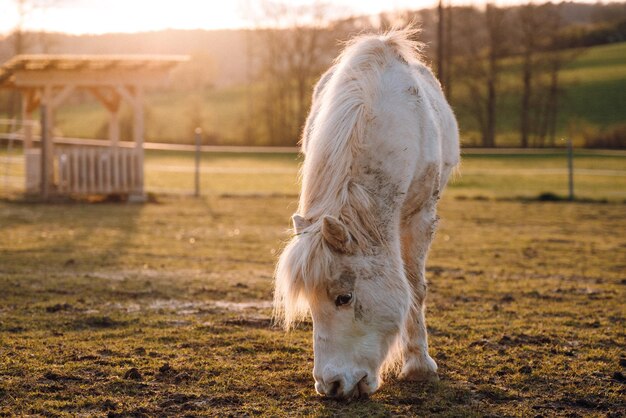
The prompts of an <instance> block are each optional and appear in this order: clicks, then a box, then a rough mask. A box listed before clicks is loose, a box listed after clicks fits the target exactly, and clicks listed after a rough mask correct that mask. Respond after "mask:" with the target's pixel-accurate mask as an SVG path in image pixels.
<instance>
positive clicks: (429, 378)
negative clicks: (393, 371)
mask: <svg viewBox="0 0 626 418" xmlns="http://www.w3.org/2000/svg"><path fill="white" fill-rule="evenodd" d="M400 379H401V380H407V381H410V382H422V383H436V382H438V381H439V375H438V374H437V372H433V371H431V370H403V371H402V373H400Z"/></svg>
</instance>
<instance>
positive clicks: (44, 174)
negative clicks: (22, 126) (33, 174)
mask: <svg viewBox="0 0 626 418" xmlns="http://www.w3.org/2000/svg"><path fill="white" fill-rule="evenodd" d="M48 135H49V130H48V105H45V104H44V105H41V197H42V198H44V199H47V198H48V195H49V193H50V184H49V180H50V179H49V177H48V163H49V161H48V153H49V152H50V149H49V138H48Z"/></svg>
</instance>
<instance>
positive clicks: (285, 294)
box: [274, 225, 333, 329]
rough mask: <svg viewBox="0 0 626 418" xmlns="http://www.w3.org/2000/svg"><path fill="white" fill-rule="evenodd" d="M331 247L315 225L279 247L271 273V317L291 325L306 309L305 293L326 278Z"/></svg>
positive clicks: (300, 317) (283, 324) (303, 315)
mask: <svg viewBox="0 0 626 418" xmlns="http://www.w3.org/2000/svg"><path fill="white" fill-rule="evenodd" d="M332 258H333V254H332V250H331V249H330V248H329V247H328V245H326V244H325V243H324V242H323V238H322V235H321V233H320V230H319V225H313V226H311V227H309V228H308V229H307V231H306V232H305V233H303V234H301V235H298V236H295V237H293V238H292V240H291V241H290V242H289V243H288V244H287V246H286V247H285V249H284V250H283V252H282V254H281V256H280V258H279V260H278V264H277V266H276V273H275V289H274V319H275V321H276V322H277V323H279V324H280V325H282V326H284V327H285V328H287V329H289V328H291V327H292V326H293V325H294V324H295V323H297V322H299V321H300V320H302V319H304V318H305V317H306V315H307V314H308V312H309V305H308V302H307V299H306V295H307V294H308V293H311V292H313V290H314V289H315V288H317V287H319V286H321V285H323V284H324V282H325V281H326V280H328V278H329V277H330V265H331V261H332Z"/></svg>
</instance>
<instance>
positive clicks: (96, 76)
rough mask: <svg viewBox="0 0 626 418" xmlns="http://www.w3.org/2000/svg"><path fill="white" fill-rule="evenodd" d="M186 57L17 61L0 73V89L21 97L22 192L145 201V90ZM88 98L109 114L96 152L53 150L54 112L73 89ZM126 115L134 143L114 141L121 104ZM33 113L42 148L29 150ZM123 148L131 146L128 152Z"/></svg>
mask: <svg viewBox="0 0 626 418" xmlns="http://www.w3.org/2000/svg"><path fill="white" fill-rule="evenodd" d="M186 60H187V57H185V56H163V55H157V56H145V55H140V56H127V55H122V56H111V55H90V56H84V55H18V56H15V57H13V58H12V59H10V60H9V61H7V62H6V63H5V64H3V65H2V67H0V87H4V88H14V89H17V90H19V91H20V92H21V94H22V120H23V121H25V122H27V123H25V124H23V126H24V128H23V139H24V155H25V166H26V191H27V193H38V192H40V193H41V194H42V196H43V197H48V196H49V195H55V194H56V195H75V194H82V195H88V194H111V193H124V194H128V195H129V196H130V198H131V199H134V200H143V199H144V175H143V174H144V173H143V156H144V150H143V140H144V110H143V107H144V104H143V96H144V90H145V89H146V88H149V87H158V86H162V85H164V84H166V83H167V81H168V75H169V72H170V70H171V69H172V68H173V67H174V66H176V65H177V64H178V63H180V62H182V61H186ZM78 89H83V90H86V91H88V92H90V93H91V94H92V95H93V96H94V97H95V98H96V99H97V100H98V101H99V102H100V103H102V105H103V106H104V108H105V109H106V110H107V111H108V115H109V138H108V141H102V145H101V146H94V145H93V141H92V143H91V144H89V145H88V144H86V143H85V144H82V143H79V144H72V145H62V144H56V145H55V140H54V137H53V133H54V114H55V110H57V109H58V108H59V106H60V105H61V104H62V103H63V102H64V101H65V100H66V99H67V98H68V97H69V96H70V95H71V94H72V93H73V92H75V91H76V90H78ZM122 100H124V101H126V102H127V103H128V104H129V105H130V107H131V108H132V111H133V137H132V140H133V143H129V142H126V143H122V142H121V141H120V104H121V102H122ZM37 108H40V116H41V121H42V124H41V125H42V126H41V146H40V147H39V148H36V147H35V146H34V139H35V137H34V135H33V131H32V125H33V124H32V123H28V122H30V121H32V118H33V112H34V111H35V110H36V109H37ZM129 145H130V146H129Z"/></svg>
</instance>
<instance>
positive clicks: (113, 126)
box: [109, 109, 120, 188]
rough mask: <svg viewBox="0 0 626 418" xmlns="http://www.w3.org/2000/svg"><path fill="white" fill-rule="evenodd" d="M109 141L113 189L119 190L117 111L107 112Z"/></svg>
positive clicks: (118, 127) (118, 122)
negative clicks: (111, 155)
mask: <svg viewBox="0 0 626 418" xmlns="http://www.w3.org/2000/svg"><path fill="white" fill-rule="evenodd" d="M109 141H110V142H111V150H112V154H113V185H114V186H113V187H115V188H119V185H120V184H119V181H120V177H119V176H120V174H119V142H120V121H119V110H118V109H115V110H113V111H111V110H110V111H109Z"/></svg>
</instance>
